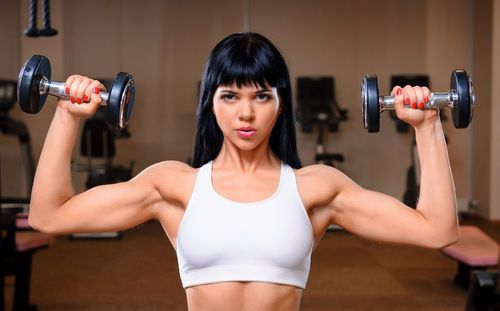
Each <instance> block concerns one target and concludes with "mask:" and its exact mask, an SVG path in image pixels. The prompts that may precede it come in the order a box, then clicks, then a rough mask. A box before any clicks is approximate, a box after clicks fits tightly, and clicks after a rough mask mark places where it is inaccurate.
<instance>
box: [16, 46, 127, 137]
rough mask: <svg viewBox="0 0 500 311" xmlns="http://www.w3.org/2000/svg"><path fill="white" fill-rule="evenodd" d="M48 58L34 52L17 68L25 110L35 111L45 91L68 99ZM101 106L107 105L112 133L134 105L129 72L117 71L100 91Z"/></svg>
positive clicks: (123, 124)
mask: <svg viewBox="0 0 500 311" xmlns="http://www.w3.org/2000/svg"><path fill="white" fill-rule="evenodd" d="M50 74H51V70H50V61H49V59H48V58H47V57H45V56H41V55H33V56H32V57H31V58H30V59H28V60H27V61H26V63H24V66H23V68H22V69H21V71H20V72H19V80H18V83H17V100H18V101H19V104H20V105H21V109H22V110H23V111H24V112H27V113H31V114H35V113H38V112H39V111H40V110H41V109H42V107H43V105H44V104H45V100H46V99H47V95H53V96H56V97H59V98H64V99H69V98H70V95H69V94H66V87H65V86H64V82H56V81H50ZM100 95H101V98H102V103H101V105H102V106H107V107H106V123H107V125H108V127H109V128H110V130H112V131H113V132H115V133H119V132H121V131H122V130H123V129H125V127H126V126H127V123H128V121H129V119H130V116H131V114H132V110H133V108H134V99H135V82H134V77H133V76H132V75H130V74H128V73H125V72H120V73H118V74H117V75H116V77H115V79H114V80H113V84H112V86H111V89H110V92H109V93H106V92H101V93H100Z"/></svg>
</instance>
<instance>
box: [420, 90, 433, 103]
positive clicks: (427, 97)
mask: <svg viewBox="0 0 500 311" xmlns="http://www.w3.org/2000/svg"><path fill="white" fill-rule="evenodd" d="M422 91H423V92H424V103H425V104H427V103H428V102H429V100H430V98H431V90H429V88H428V87H426V86H423V87H422Z"/></svg>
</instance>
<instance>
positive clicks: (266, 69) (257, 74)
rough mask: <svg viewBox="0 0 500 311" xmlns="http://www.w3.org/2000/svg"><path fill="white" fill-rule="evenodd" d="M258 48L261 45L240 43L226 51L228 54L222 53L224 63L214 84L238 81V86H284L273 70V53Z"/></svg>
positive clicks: (227, 83)
mask: <svg viewBox="0 0 500 311" xmlns="http://www.w3.org/2000/svg"><path fill="white" fill-rule="evenodd" d="M257 48H259V47H258V46H245V45H238V46H235V47H234V48H233V49H229V50H227V51H225V52H226V53H227V54H228V55H221V56H222V57H221V58H219V60H220V61H222V63H223V64H221V67H220V70H219V71H218V75H217V76H216V77H214V78H215V79H214V82H215V83H214V85H216V86H219V85H224V86H230V85H232V84H233V83H236V86H237V87H238V88H240V87H245V86H252V85H253V86H255V87H260V88H267V87H268V86H270V87H276V88H282V87H283V85H284V83H283V81H279V80H280V79H279V78H278V77H277V76H276V72H274V71H273V69H275V68H274V66H273V64H272V62H271V60H272V58H273V55H269V54H270V53H266V52H265V51H262V49H260V50H259V51H257ZM280 82H281V83H280ZM214 91H215V90H214Z"/></svg>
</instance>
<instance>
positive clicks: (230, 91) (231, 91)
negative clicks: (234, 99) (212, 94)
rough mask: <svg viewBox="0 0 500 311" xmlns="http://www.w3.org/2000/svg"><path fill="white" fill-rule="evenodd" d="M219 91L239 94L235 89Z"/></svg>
mask: <svg viewBox="0 0 500 311" xmlns="http://www.w3.org/2000/svg"><path fill="white" fill-rule="evenodd" d="M219 92H220V93H229V94H238V93H237V92H235V91H233V90H220V91H219Z"/></svg>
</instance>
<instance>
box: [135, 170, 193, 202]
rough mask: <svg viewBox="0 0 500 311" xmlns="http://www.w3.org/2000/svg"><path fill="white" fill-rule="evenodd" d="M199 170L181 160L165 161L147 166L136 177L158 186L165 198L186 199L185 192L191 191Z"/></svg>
mask: <svg viewBox="0 0 500 311" xmlns="http://www.w3.org/2000/svg"><path fill="white" fill-rule="evenodd" d="M198 170H199V169H198V168H193V167H191V166H189V165H187V164H185V163H182V162H179V161H163V162H159V163H156V164H153V165H151V166H149V167H147V168H146V169H144V170H143V171H142V172H141V173H139V174H138V175H137V176H136V177H135V178H134V179H137V180H138V181H139V182H141V181H144V182H146V183H147V184H149V185H150V186H152V187H154V188H156V190H158V191H159V192H160V194H161V195H162V196H163V197H165V198H174V200H181V201H184V199H185V198H184V195H183V193H186V192H187V193H191V190H192V188H193V186H194V183H195V181H196V175H197V173H198Z"/></svg>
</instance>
